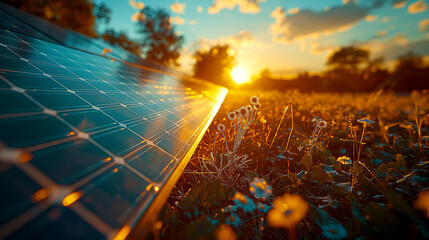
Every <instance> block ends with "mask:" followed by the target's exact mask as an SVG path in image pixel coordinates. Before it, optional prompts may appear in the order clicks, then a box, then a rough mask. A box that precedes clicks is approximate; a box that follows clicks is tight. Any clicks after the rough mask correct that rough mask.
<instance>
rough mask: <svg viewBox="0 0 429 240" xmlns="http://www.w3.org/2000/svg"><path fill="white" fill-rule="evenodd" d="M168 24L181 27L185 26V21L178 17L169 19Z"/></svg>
mask: <svg viewBox="0 0 429 240" xmlns="http://www.w3.org/2000/svg"><path fill="white" fill-rule="evenodd" d="M170 23H172V24H177V25H183V24H185V19H183V18H181V17H179V16H174V17H170Z"/></svg>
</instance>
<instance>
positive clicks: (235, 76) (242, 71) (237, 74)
mask: <svg viewBox="0 0 429 240" xmlns="http://www.w3.org/2000/svg"><path fill="white" fill-rule="evenodd" d="M231 78H232V80H234V82H235V83H236V84H242V83H246V82H249V81H250V74H249V71H248V70H247V69H246V68H245V67H243V66H236V67H234V68H233V69H232V70H231Z"/></svg>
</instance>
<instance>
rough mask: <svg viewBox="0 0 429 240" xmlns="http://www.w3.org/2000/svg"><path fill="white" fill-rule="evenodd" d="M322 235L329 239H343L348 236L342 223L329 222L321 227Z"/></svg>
mask: <svg viewBox="0 0 429 240" xmlns="http://www.w3.org/2000/svg"><path fill="white" fill-rule="evenodd" d="M320 228H321V229H322V235H323V236H324V237H325V238H327V239H333V240H335V239H343V238H346V237H347V232H346V230H345V229H344V227H343V226H342V225H341V224H332V223H331V224H327V225H322V226H321V227H320Z"/></svg>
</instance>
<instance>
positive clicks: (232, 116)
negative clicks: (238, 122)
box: [228, 112, 235, 121]
mask: <svg viewBox="0 0 429 240" xmlns="http://www.w3.org/2000/svg"><path fill="white" fill-rule="evenodd" d="M234 118H235V113H234V112H230V113H228V119H229V120H231V121H232V120H234Z"/></svg>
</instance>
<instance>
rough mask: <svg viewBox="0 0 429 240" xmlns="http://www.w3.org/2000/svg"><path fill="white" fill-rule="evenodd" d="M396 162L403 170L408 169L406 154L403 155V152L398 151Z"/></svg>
mask: <svg viewBox="0 0 429 240" xmlns="http://www.w3.org/2000/svg"><path fill="white" fill-rule="evenodd" d="M396 164H397V165H398V167H399V168H400V169H401V170H402V171H406V170H407V169H406V166H405V158H404V156H402V154H400V153H398V154H396Z"/></svg>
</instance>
